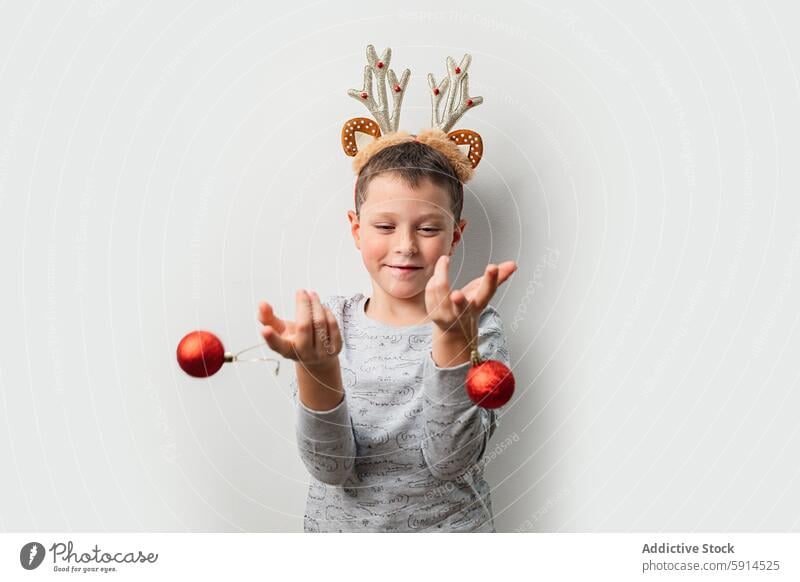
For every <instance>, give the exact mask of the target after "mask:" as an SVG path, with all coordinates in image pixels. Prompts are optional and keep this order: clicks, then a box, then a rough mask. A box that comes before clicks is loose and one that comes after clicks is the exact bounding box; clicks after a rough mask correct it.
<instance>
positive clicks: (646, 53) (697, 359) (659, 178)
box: [0, 0, 800, 532]
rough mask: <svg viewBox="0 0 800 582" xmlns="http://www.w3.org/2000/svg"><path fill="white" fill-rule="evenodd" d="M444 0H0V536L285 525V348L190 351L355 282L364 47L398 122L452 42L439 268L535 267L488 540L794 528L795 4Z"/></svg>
mask: <svg viewBox="0 0 800 582" xmlns="http://www.w3.org/2000/svg"><path fill="white" fill-rule="evenodd" d="M429 6H430V3H429V2H424V1H418V0H416V1H415V0H411V1H406V2H402V3H388V2H387V3H376V2H350V3H348V4H340V3H334V2H323V1H320V2H313V3H312V2H298V1H296V2H291V3H288V4H286V3H284V4H274V3H273V4H271V5H269V6H267V5H266V4H265V3H259V2H238V3H235V4H230V5H225V4H222V3H212V2H183V3H177V2H172V3H154V2H150V3H147V4H144V3H138V2H136V3H135V2H128V3H125V2H116V1H113V0H108V1H106V0H96V1H93V2H72V3H70V4H67V3H36V4H35V5H34V4H32V3H29V2H21V1H20V2H10V3H6V4H4V5H3V7H2V11H3V15H2V18H0V87H1V88H2V89H1V90H0V242H2V245H0V248H1V249H2V251H1V252H2V265H3V269H2V273H3V274H2V286H0V289H1V290H0V293H1V294H2V295H0V299H1V301H0V318H1V319H0V321H1V322H2V333H1V334H0V339H1V340H2V344H1V345H0V426H2V428H0V466H2V467H3V477H2V479H1V480H0V530H3V531H25V530H38V531H62V530H72V531H104V530H109V531H122V530H130V531H138V530H147V531H164V530H170V531H184V530H190V531H301V530H302V515H303V510H304V503H305V495H306V483H307V475H306V473H305V470H304V468H303V466H302V464H301V463H300V461H299V458H298V457H297V453H296V450H295V445H294V434H293V427H292V420H293V419H292V414H291V411H292V410H291V406H290V401H289V397H290V392H289V390H288V380H289V376H290V374H289V372H290V368H289V366H290V363H289V362H285V363H284V367H283V370H282V372H281V375H280V377H279V378H277V379H275V378H273V377H272V376H271V375H270V373H269V368H268V367H267V366H266V365H261V364H252V363H250V364H240V365H236V366H226V367H225V368H223V370H222V371H221V372H220V373H218V374H217V375H216V376H214V377H212V378H210V379H209V380H207V381H200V380H194V379H191V378H189V377H188V376H186V375H184V374H183V373H182V371H181V370H180V369H179V368H178V367H177V365H176V362H175V348H176V345H177V342H178V341H179V339H180V338H181V337H182V336H183V335H184V334H185V333H187V332H188V331H190V330H192V329H197V328H202V329H210V330H213V331H215V332H216V333H217V334H218V335H220V337H222V338H223V340H224V341H225V343H226V347H227V348H229V349H231V350H233V351H238V350H241V349H244V348H246V347H248V346H252V345H256V344H259V343H261V338H260V335H259V333H258V330H259V324H258V323H257V322H256V319H255V314H256V306H257V302H258V301H259V300H262V299H266V300H269V301H272V302H274V303H275V304H276V305H277V306H278V307H279V309H280V312H281V313H282V314H284V315H286V316H293V311H294V291H295V290H296V289H297V288H300V287H306V288H311V289H315V290H317V291H318V292H319V293H320V294H321V295H323V296H324V295H327V294H331V293H343V294H352V293H355V292H358V291H363V292H366V293H368V292H369V291H370V288H371V287H370V281H369V278H368V276H367V274H366V272H365V270H364V269H363V266H362V264H361V260H360V255H359V254H358V252H357V250H356V249H355V248H354V246H353V244H352V240H351V238H350V235H349V231H348V229H347V222H346V216H345V213H346V211H347V210H348V209H349V208H351V205H352V188H353V176H352V173H351V169H350V159H349V158H346V157H345V156H344V154H343V153H342V151H341V149H340V146H339V132H340V128H341V126H342V124H343V123H344V122H345V121H346V120H347V119H348V118H350V117H355V116H360V115H363V114H365V113H366V109H364V108H362V107H361V106H360V105H359V104H358V103H356V102H355V101H354V100H352V99H351V98H349V97H347V95H346V90H347V89H349V88H361V81H362V67H363V64H364V62H365V56H364V48H365V46H366V45H367V44H369V43H372V44H375V45H376V47H377V48H378V50H382V49H383V48H384V47H386V46H391V47H392V49H393V63H392V66H393V68H395V70H402V69H403V68H405V67H409V68H410V69H411V71H412V77H411V82H410V85H409V88H408V95H407V97H406V100H405V107H404V113H403V116H402V120H401V121H402V122H401V126H402V127H405V128H406V129H408V130H409V131H416V130H418V129H420V128H422V127H424V126H426V125H427V124H428V122H429V106H430V104H429V100H428V96H427V83H426V81H425V76H426V74H427V73H428V72H433V73H435V74H436V75H437V77H438V76H440V75H441V74H442V72H443V71H444V59H445V57H446V56H447V55H452V56H454V57H456V58H460V56H461V55H462V54H463V53H464V52H470V53H472V55H473V64H472V68H471V71H470V72H471V75H470V76H471V81H472V83H471V86H472V93H473V95H483V96H484V98H485V103H484V104H483V105H482V106H480V107H479V108H477V109H474V110H472V111H471V112H470V113H469V114H467V115H466V116H465V117H464V118H463V120H462V121H461V122H460V123H459V125H458V126H459V127H468V128H471V129H474V130H476V131H478V132H480V133H481V134H482V136H483V137H484V140H485V145H486V155H485V157H484V159H483V162H482V163H481V166H480V167H479V168H478V172H477V177H476V179H475V180H474V181H473V182H471V183H470V191H469V194H468V197H467V200H466V211H465V215H466V217H467V218H468V220H470V222H471V226H470V228H469V229H468V230H467V232H466V244H465V245H464V247H463V252H459V254H458V255H457V259H458V260H457V261H455V263H456V265H454V273H453V275H454V276H456V275H457V279H456V281H457V282H458V283H462V284H463V283H465V282H467V281H469V280H470V279H471V278H473V277H475V276H476V275H477V274H478V273H480V272H481V271H482V269H483V267H484V266H485V264H486V263H487V262H490V261H494V262H497V261H502V260H507V259H515V260H517V261H518V262H519V266H520V268H519V271H518V272H517V273H516V274H515V275H514V277H513V278H512V279H511V280H510V281H509V283H507V284H506V285H504V286H503V287H502V288H501V290H500V291H499V292H498V294H497V295H496V296H495V299H494V300H493V302H492V303H493V304H494V305H495V306H497V307H498V308H499V310H500V312H501V314H502V315H503V317H504V320H505V323H506V331H507V333H508V337H509V341H510V348H511V354H512V358H513V360H514V362H515V367H514V373H515V375H516V378H517V382H518V389H517V394H516V396H515V400H514V401H513V406H512V407H510V408H511V409H510V410H509V411H508V412H507V413H506V414H505V415H504V416H503V418H502V426H501V428H500V430H499V431H498V433H497V434H496V436H495V441H494V442H495V443H501V442H502V441H503V440H504V439H506V438H511V437H514V438H515V439H516V441H515V442H513V444H512V445H511V446H509V447H507V448H505V449H504V450H503V451H502V452H501V453H500V454H498V455H497V456H496V458H494V459H493V460H492V461H491V463H490V464H489V468H488V473H487V474H488V479H489V481H490V484H491V485H492V486H493V493H492V494H493V500H494V508H495V512H496V514H497V527H498V530H499V531H561V532H566V531H595V530H596V531H647V530H653V531H679V530H686V531H788V530H793V531H800V501H798V495H797V492H798V490H800V478H799V477H798V473H799V472H800V465H798V459H799V458H800V428H799V427H800V424H798V421H797V412H798V410H800V392H798V390H797V386H798V375H799V373H800V369H799V368H798V365H797V353H798V349H800V334H799V333H798V328H797V325H798V317H800V310H798V308H799V307H800V294H798V292H797V289H798V278H800V265H798V260H799V259H800V213H799V212H798V211H799V210H800V201H798V197H799V196H800V189H798V186H800V173H799V172H800V170H798V164H797V158H798V151H799V150H800V147H798V146H800V137H798V136H800V108H798V105H800V82H798V65H797V63H798V62H800V42H798V40H797V35H796V31H795V26H794V23H795V22H797V17H798V14H797V9H796V7H795V6H794V5H793V3H792V2H790V1H788V0H786V1H780V2H779V1H774V2H752V3H751V2H743V1H731V2H722V1H719V2H691V1H680V0H679V1H677V2H654V1H650V2H615V3H607V2H590V1H585V2H577V1H574V0H573V1H567V2H557V1H550V0H542V1H540V2H521V3H517V4H515V5H508V6H506V5H502V7H498V6H501V5H491V4H488V3H486V2H479V1H465V0H458V1H457V2H456V1H447V2H439V3H437V7H436V9H434V10H432V9H431V8H430V7H429ZM462 261H463V262H462ZM457 270H458V273H456V271H457ZM259 350H260V351H259ZM259 350H254V351H253V352H251V354H252V355H253V356H258V355H259V354H260V355H264V356H266V355H269V352H268V350H267V349H266V347H263V348H259Z"/></svg>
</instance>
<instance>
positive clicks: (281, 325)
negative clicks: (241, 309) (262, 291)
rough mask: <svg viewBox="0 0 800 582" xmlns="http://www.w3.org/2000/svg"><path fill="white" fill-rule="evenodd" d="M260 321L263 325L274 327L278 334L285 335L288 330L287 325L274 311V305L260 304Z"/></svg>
mask: <svg viewBox="0 0 800 582" xmlns="http://www.w3.org/2000/svg"><path fill="white" fill-rule="evenodd" d="M258 321H260V322H261V324H262V325H269V326H272V327H273V328H274V329H275V331H277V332H278V333H283V331H284V330H285V329H286V323H285V322H284V321H283V320H282V319H281V318H280V317H278V316H277V315H275V312H274V311H273V309H272V305H270V304H269V303H267V302H266V301H262V302H261V303H259V304H258Z"/></svg>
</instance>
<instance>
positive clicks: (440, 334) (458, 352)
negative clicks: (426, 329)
mask: <svg viewBox="0 0 800 582" xmlns="http://www.w3.org/2000/svg"><path fill="white" fill-rule="evenodd" d="M432 344H433V345H432V355H433V362H434V363H435V364H436V365H437V366H438V367H439V368H452V367H455V366H458V365H461V364H463V363H464V362H468V361H469V360H470V341H469V339H468V338H467V336H465V335H464V332H462V331H461V329H459V328H458V327H451V328H449V329H442V328H440V327H439V326H434V329H433V338H432Z"/></svg>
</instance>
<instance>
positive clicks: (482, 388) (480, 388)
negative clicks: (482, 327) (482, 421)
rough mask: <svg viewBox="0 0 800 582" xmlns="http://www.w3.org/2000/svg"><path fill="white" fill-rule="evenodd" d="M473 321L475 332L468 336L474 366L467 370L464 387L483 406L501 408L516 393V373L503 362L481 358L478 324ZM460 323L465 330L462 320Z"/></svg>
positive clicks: (473, 400) (474, 400) (475, 401)
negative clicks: (477, 333)
mask: <svg viewBox="0 0 800 582" xmlns="http://www.w3.org/2000/svg"><path fill="white" fill-rule="evenodd" d="M471 323H472V329H473V333H472V334H471V335H468V336H467V337H468V338H469V339H468V341H469V345H470V360H471V361H472V367H471V368H470V369H469V370H467V379H466V382H465V383H464V388H465V389H466V391H467V396H469V399H470V400H472V402H474V403H475V404H477V405H478V406H480V407H481V408H500V407H501V406H503V405H504V404H505V403H506V402H508V401H509V400H511V396H513V395H514V374H513V373H512V372H511V370H509V368H508V366H506V365H505V364H504V363H503V362H500V361H497V360H483V359H482V358H481V356H480V353H478V346H477V339H476V332H475V327H476V326H477V324H476V322H475V321H474V320H473V321H472V322H471ZM459 325H461V329H462V330H464V326H463V325H462V324H461V321H460V320H459Z"/></svg>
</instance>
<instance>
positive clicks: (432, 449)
mask: <svg viewBox="0 0 800 582" xmlns="http://www.w3.org/2000/svg"><path fill="white" fill-rule="evenodd" d="M478 352H479V353H480V355H481V358H482V359H483V360H498V361H500V362H503V363H504V364H505V365H506V366H508V367H509V368H510V367H511V363H510V358H509V354H508V348H507V345H506V337H505V333H504V331H503V323H502V320H501V319H500V315H499V314H498V313H497V310H495V309H494V308H493V307H492V306H491V305H489V306H487V307H486V309H484V310H483V313H481V316H480V318H479V321H478ZM471 365H472V364H471V362H465V363H463V364H460V365H458V366H455V367H452V368H440V367H438V366H437V365H436V363H435V362H434V361H433V354H432V352H428V354H427V356H426V359H425V373H424V377H423V387H422V391H423V399H422V415H423V419H422V420H423V424H424V427H425V439H424V442H423V449H422V452H423V456H424V458H425V462H426V463H427V465H428V468H429V469H430V471H431V473H432V474H433V476H434V477H436V478H438V479H442V480H446V481H449V480H453V479H456V478H458V477H459V476H460V475H462V474H463V473H465V472H467V471H471V470H472V469H473V468H474V467H475V465H476V463H477V462H478V461H479V460H480V458H481V457H482V456H483V453H484V451H485V450H486V445H487V444H488V442H489V439H490V438H491V437H492V435H493V434H494V432H495V430H496V428H497V426H499V421H498V419H497V411H498V410H502V408H500V409H486V408H481V407H479V406H477V405H476V404H474V403H473V402H472V400H470V399H469V396H467V392H466V389H465V386H464V384H465V381H466V377H467V371H468V370H469V368H470V367H471Z"/></svg>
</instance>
